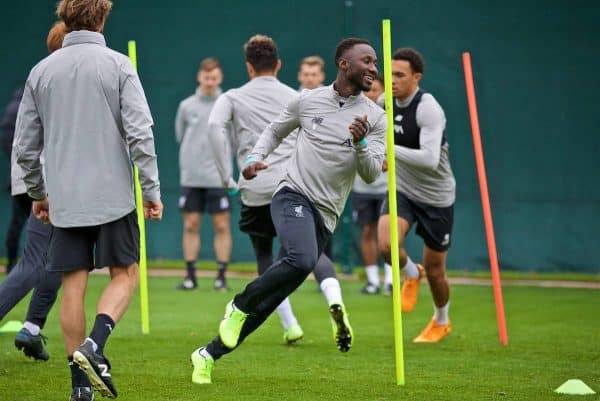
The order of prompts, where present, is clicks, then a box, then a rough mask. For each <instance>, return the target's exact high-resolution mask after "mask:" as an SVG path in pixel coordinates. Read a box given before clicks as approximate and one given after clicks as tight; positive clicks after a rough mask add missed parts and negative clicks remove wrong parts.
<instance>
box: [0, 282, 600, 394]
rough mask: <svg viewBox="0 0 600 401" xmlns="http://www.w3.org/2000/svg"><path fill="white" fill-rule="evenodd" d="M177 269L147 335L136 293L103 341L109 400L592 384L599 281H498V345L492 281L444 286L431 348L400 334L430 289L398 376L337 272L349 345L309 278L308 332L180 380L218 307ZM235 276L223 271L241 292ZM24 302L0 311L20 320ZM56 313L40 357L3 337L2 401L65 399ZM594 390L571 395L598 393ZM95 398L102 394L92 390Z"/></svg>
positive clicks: (387, 329)
mask: <svg viewBox="0 0 600 401" xmlns="http://www.w3.org/2000/svg"><path fill="white" fill-rule="evenodd" d="M107 280H108V278H107V277H99V276H94V277H93V278H92V279H91V280H90V288H89V290H88V296H87V311H88V326H89V325H91V324H92V322H91V319H92V318H93V316H94V305H95V301H96V300H97V299H98V295H99V291H100V290H101V288H102V287H103V286H104V284H105V283H106V281H107ZM178 282H179V279H177V278H150V279H149V285H150V314H151V322H150V324H151V326H150V335H148V336H143V335H142V334H141V329H140V327H141V324H140V314H139V303H138V299H137V298H136V299H135V300H134V302H133V303H132V305H131V307H130V309H129V311H128V313H127V314H126V315H125V318H124V319H123V320H122V321H121V322H120V323H119V324H118V325H117V327H116V330H115V332H114V334H113V335H112V337H111V339H110V340H109V342H108V345H107V347H106V353H107V356H108V357H109V358H110V360H111V362H112V364H113V370H112V374H113V378H114V381H115V385H116V387H117V390H118V391H119V398H118V399H120V400H124V401H125V400H131V401H134V400H140V401H142V400H143V401H148V400H152V401H155V400H169V401H177V400H181V401H183V400H185V401H190V400H273V401H275V400H277V401H282V400H377V401H383V400H563V399H566V398H569V396H565V395H559V394H555V393H553V389H555V388H556V387H558V386H559V385H560V384H562V383H563V382H564V381H566V380H567V379H572V378H577V379H581V380H583V381H584V382H586V383H587V384H588V385H589V386H590V387H591V388H592V389H594V391H596V392H597V393H598V392H600V319H598V316H599V315H598V311H599V310H600V293H599V292H598V291H597V290H583V289H558V288H556V289H555V288H532V287H506V288H505V289H504V299H505V303H506V305H505V306H506V317H507V326H508V335H509V346H508V347H503V346H501V345H500V343H499V341H498V334H497V328H496V317H495V310H494V302H493V296H492V289H491V287H474V286H454V287H452V289H451V290H452V294H451V299H452V301H451V308H450V315H451V319H452V324H453V333H452V334H451V335H450V337H448V338H447V339H445V340H444V341H443V342H441V343H439V344H413V343H412V342H411V340H412V338H414V337H415V336H416V335H417V334H418V333H419V332H420V330H421V329H422V328H423V327H424V326H425V324H426V323H427V322H428V320H429V319H430V317H431V313H432V310H431V309H432V306H431V297H430V295H429V289H428V287H427V286H426V285H425V286H422V288H421V294H420V298H419V303H418V304H417V307H416V309H415V311H414V312H413V313H411V314H405V315H404V316H403V318H404V339H405V349H404V355H405V363H406V385H405V386H403V387H398V386H396V385H395V379H394V350H393V332H392V305H391V299H390V298H389V297H384V296H365V295H361V294H359V293H358V291H359V289H360V287H361V283H358V282H343V283H342V287H343V291H344V299H345V303H346V306H347V308H348V311H349V312H350V320H351V322H352V325H353V328H354V332H355V335H356V341H355V343H354V347H353V348H352V350H351V351H350V352H348V353H347V354H342V353H340V352H339V351H337V349H336V347H335V345H334V343H333V339H332V333H331V326H330V323H329V317H328V313H327V305H326V303H325V300H324V298H323V296H322V295H321V294H320V293H319V292H318V291H317V285H316V283H315V282H314V281H308V282H306V283H305V284H304V285H303V286H302V287H301V288H300V289H299V290H298V291H297V292H296V293H295V294H294V295H293V296H292V305H293V307H294V311H295V312H296V315H297V317H298V320H299V322H300V324H301V325H302V328H303V329H304V333H305V338H304V339H303V340H302V341H300V343H299V344H298V345H295V346H287V345H284V344H283V341H282V334H283V332H282V329H281V326H280V323H279V320H278V318H277V317H276V316H272V317H271V318H269V320H268V321H267V322H266V323H265V324H264V325H263V326H262V327H261V328H260V329H259V330H257V331H256V332H255V333H254V334H252V335H251V336H250V337H249V338H248V339H247V340H246V342H245V343H244V344H243V345H242V346H241V347H240V348H239V349H238V350H236V351H234V352H233V353H231V354H229V355H227V356H225V357H224V358H223V359H221V360H219V361H218V362H217V363H216V364H215V369H214V371H213V384H212V385H206V386H199V385H194V384H192V383H191V372H192V369H191V364H190V361H189V355H190V353H191V352H192V351H193V350H194V349H195V348H197V347H198V346H201V345H204V344H205V343H206V342H207V341H209V340H210V339H212V337H213V336H214V335H215V334H216V330H217V326H218V323H219V321H220V319H221V317H222V314H223V311H224V307H225V303H226V302H227V301H228V300H229V299H230V297H231V296H232V295H233V292H231V293H229V294H222V293H215V292H214V291H213V290H212V288H211V285H212V280H208V279H202V280H201V281H200V287H201V288H200V290H197V291H194V292H186V293H183V292H178V291H175V290H174V287H175V285H176V284H177V283H178ZM246 282H247V281H246V280H232V281H231V283H230V285H231V286H232V287H233V289H234V290H240V289H241V288H243V285H244V284H245V283H246ZM26 307H27V302H22V303H21V304H19V305H18V307H17V308H15V310H13V311H12V312H11V313H9V315H8V316H6V317H5V319H4V320H3V322H1V323H4V322H6V321H8V320H11V319H15V320H22V319H23V317H24V315H25V311H26ZM57 312H58V309H57V308H56V307H55V308H54V309H53V311H52V313H51V314H50V317H49V319H48V323H47V325H46V328H45V330H44V334H46V335H47V336H48V337H49V338H50V340H49V342H48V344H47V347H48V350H49V352H50V361H48V362H46V363H41V362H33V361H31V360H28V359H26V358H25V357H24V356H23V354H22V353H20V352H18V351H17V350H16V349H15V348H14V345H13V339H14V335H12V334H4V335H0V400H2V401H12V400H15V401H16V400H19V401H30V400H31V401H37V400H61V401H64V400H66V399H67V397H68V394H69V391H70V378H69V371H68V368H67V365H66V357H65V354H64V348H63V344H62V340H61V336H60V329H59V322H58V313H57ZM596 397H598V395H596V396H586V397H579V398H581V399H597V398H596ZM97 399H101V398H100V397H98V398H97Z"/></svg>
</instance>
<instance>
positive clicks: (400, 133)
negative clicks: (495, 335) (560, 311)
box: [378, 48, 456, 342]
mask: <svg viewBox="0 0 600 401" xmlns="http://www.w3.org/2000/svg"><path fill="white" fill-rule="evenodd" d="M424 69H425V61H424V60H423V57H422V56H421V54H420V53H419V52H418V51H416V50H414V49H411V48H402V49H398V50H396V52H394V55H393V57H392V92H393V96H394V143H395V146H394V153H395V157H396V182H397V185H398V188H397V195H396V197H397V202H398V204H397V209H398V221H397V222H390V215H389V206H388V202H387V199H386V200H385V201H384V204H383V207H382V213H381V217H380V218H379V227H378V231H379V232H378V241H379V249H380V251H381V253H382V255H383V257H384V259H385V260H386V262H388V263H391V247H392V246H398V247H399V248H400V266H401V267H402V268H403V269H404V272H405V275H406V279H405V281H404V284H403V287H402V292H401V294H402V309H403V311H404V312H410V311H412V310H413V308H414V306H415V304H416V302H417V295H418V290H419V283H420V280H421V278H422V277H423V275H424V272H423V268H422V267H421V266H419V265H417V264H415V263H414V262H413V261H412V260H411V259H410V258H409V257H408V254H407V253H406V250H405V249H404V238H405V236H406V234H407V233H408V231H409V230H410V227H411V226H412V225H413V224H414V223H417V235H419V236H420V237H421V238H423V241H424V243H425V244H424V249H423V266H424V268H425V273H426V274H427V280H428V281H429V286H430V288H431V294H432V296H433V302H434V315H433V318H432V319H431V321H430V322H429V324H428V325H427V327H425V329H424V330H423V331H422V332H421V334H419V336H417V337H416V338H415V339H414V341H415V342H437V341H439V340H441V339H442V338H444V337H445V336H447V335H448V334H450V331H451V330H452V326H451V324H450V319H449V318H448V308H449V305H450V304H449V299H450V288H449V285H448V279H447V277H446V256H447V255H448V248H449V247H450V235H451V233H452V223H453V219H454V200H455V187H456V183H455V180H454V175H453V173H452V169H451V167H450V161H449V158H448V141H447V138H446V117H445V116H444V110H442V107H441V106H440V105H439V103H438V102H437V101H436V100H435V98H434V97H433V96H432V95H431V94H429V93H427V92H425V91H423V90H422V89H420V88H419V82H420V81H421V78H422V77H423V71H424ZM390 224H398V244H391V243H390Z"/></svg>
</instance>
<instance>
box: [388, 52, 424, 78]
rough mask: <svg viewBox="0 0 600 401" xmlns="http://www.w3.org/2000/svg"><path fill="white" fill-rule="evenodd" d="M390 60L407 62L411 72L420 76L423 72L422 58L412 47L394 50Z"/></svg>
mask: <svg viewBox="0 0 600 401" xmlns="http://www.w3.org/2000/svg"><path fill="white" fill-rule="evenodd" d="M392 59H393V60H404V61H408V63H409V64H410V68H411V69H412V70H413V72H420V73H421V74H422V73H423V72H424V71H425V60H424V59H423V56H422V55H421V53H419V52H418V51H416V50H415V49H413V48H412V47H402V48H400V49H398V50H396V51H395V52H394V55H393V56H392Z"/></svg>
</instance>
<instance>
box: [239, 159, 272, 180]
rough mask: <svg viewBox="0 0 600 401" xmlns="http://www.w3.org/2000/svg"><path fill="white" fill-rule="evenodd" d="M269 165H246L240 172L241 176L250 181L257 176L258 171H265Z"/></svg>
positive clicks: (259, 163) (257, 163) (253, 163)
mask: <svg viewBox="0 0 600 401" xmlns="http://www.w3.org/2000/svg"><path fill="white" fill-rule="evenodd" d="M267 167H269V165H268V164H267V163H263V162H252V163H250V164H248V165H247V166H246V167H245V168H244V170H242V175H243V176H244V178H245V179H247V180H251V179H253V178H254V177H256V176H257V175H258V172H259V171H260V170H265V169H266V168H267Z"/></svg>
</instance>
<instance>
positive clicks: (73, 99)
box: [14, 0, 162, 401]
mask: <svg viewBox="0 0 600 401" xmlns="http://www.w3.org/2000/svg"><path fill="white" fill-rule="evenodd" d="M111 7H112V2H111V1H109V0H61V1H60V2H59V3H58V5H57V14H58V16H59V17H60V18H61V19H62V20H63V21H64V23H65V25H66V32H67V35H66V36H65V38H64V40H63V47H62V48H61V49H60V50H58V51H56V52H54V53H52V54H51V55H49V56H48V57H46V58H45V59H43V60H42V61H40V62H39V63H38V64H37V65H36V66H35V67H33V69H32V70H31V72H30V74H29V77H28V78H27V82H26V84H25V91H24V94H23V100H22V102H21V105H20V107H19V115H18V117H17V125H16V131H15V145H14V152H15V153H16V161H17V163H18V164H19V166H20V167H21V168H22V169H23V172H24V176H23V178H24V181H25V184H26V186H27V193H28V194H29V196H30V197H31V198H32V199H33V204H32V211H33V213H34V215H35V216H36V217H37V218H38V219H40V220H42V221H43V222H45V223H49V222H52V225H53V226H54V227H53V231H52V235H51V238H50V245H49V249H48V269H49V270H50V271H54V272H60V273H61V274H62V284H63V292H62V303H61V313H60V315H61V326H62V331H63V337H64V341H65V347H66V350H67V355H68V358H69V365H70V367H71V379H72V391H71V395H70V399H71V400H79V401H81V400H93V394H92V392H91V388H90V384H91V385H93V386H94V388H95V389H96V390H98V391H100V392H101V393H102V394H103V395H105V396H108V397H111V398H114V397H116V396H117V391H116V389H115V386H114V384H113V381H112V376H111V374H110V371H111V365H110V363H109V362H108V360H107V358H106V356H105V354H104V346H105V345H106V342H107V340H108V337H109V336H110V334H111V333H112V332H113V330H114V328H115V324H116V323H117V322H118V321H119V320H120V319H121V317H122V316H123V314H124V313H125V311H126V309H127V307H128V305H129V302H130V300H131V297H132V296H133V293H134V291H135V288H136V286H137V281H138V261H139V235H140V233H139V228H138V224H137V213H136V205H135V197H134V190H133V187H134V185H133V169H132V165H131V163H132V162H133V163H134V164H135V165H136V166H137V167H138V168H139V178H140V184H141V189H142V197H143V207H144V215H145V216H146V218H150V219H155V220H158V219H160V218H161V217H162V202H161V201H160V184H159V180H158V168H157V163H156V153H155V150H154V137H153V134H152V125H153V121H152V116H151V114H150V109H149V107H148V103H147V101H146V97H145V95H144V90H143V88H142V86H141V83H140V81H139V78H138V76H137V73H136V72H135V69H134V68H133V65H132V64H131V61H130V60H129V58H127V57H126V56H124V55H122V54H120V53H117V52H115V51H113V50H111V49H109V48H107V47H106V42H105V40H104V36H103V35H102V33H101V32H102V31H103V29H104V24H105V22H106V18H107V16H108V13H109V12H110V9H111ZM116 122H117V123H116ZM42 152H43V154H44V158H45V160H44V175H42V166H41V163H40V157H41V155H42ZM107 189H109V190H107ZM105 266H108V267H109V270H110V281H109V282H108V284H107V285H106V287H105V288H104V290H103V293H102V295H101V296H100V299H99V300H98V304H97V309H96V311H97V314H96V318H95V321H94V325H93V328H92V330H91V332H90V334H89V336H88V337H87V338H86V336H85V332H86V319H85V309H84V300H85V293H86V288H87V284H88V276H89V271H90V270H91V269H93V268H94V267H97V268H102V267H105ZM73 362H74V363H75V365H77V366H74V364H73Z"/></svg>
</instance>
